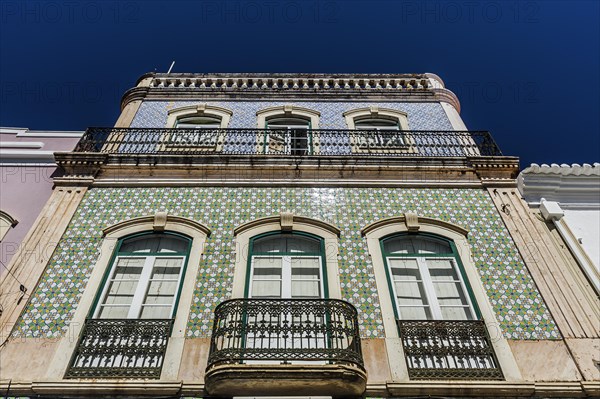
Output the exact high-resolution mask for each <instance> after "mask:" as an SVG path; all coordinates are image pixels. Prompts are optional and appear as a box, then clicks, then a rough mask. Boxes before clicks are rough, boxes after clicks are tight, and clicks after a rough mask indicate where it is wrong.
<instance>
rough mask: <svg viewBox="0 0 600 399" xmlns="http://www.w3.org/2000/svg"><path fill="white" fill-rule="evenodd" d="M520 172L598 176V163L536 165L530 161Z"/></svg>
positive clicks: (599, 168) (599, 171) (599, 173)
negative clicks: (529, 164)
mask: <svg viewBox="0 0 600 399" xmlns="http://www.w3.org/2000/svg"><path fill="white" fill-rule="evenodd" d="M521 173H522V174H533V173H543V174H555V175H562V176H580V175H585V176H591V175H596V176H600V163H598V162H594V164H593V165H590V164H589V163H584V164H583V165H579V164H576V163H574V164H572V165H567V164H564V163H563V164H561V165H558V164H556V163H553V164H551V165H547V164H545V163H543V164H541V165H538V164H536V163H532V164H531V166H529V167H527V168H525V169H524V170H523V172H521Z"/></svg>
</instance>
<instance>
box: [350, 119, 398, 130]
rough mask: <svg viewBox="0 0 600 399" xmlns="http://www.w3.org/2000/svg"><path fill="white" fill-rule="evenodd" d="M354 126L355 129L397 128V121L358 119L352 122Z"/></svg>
mask: <svg viewBox="0 0 600 399" xmlns="http://www.w3.org/2000/svg"><path fill="white" fill-rule="evenodd" d="M354 126H355V127H356V128H357V129H362V128H365V127H375V126H377V127H379V126H381V127H396V128H397V127H398V120H392V119H383V118H370V119H359V120H357V121H355V122H354Z"/></svg>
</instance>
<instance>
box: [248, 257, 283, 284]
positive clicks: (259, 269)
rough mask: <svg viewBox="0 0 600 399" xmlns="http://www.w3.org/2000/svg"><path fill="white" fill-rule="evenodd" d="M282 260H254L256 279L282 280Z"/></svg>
mask: <svg viewBox="0 0 600 399" xmlns="http://www.w3.org/2000/svg"><path fill="white" fill-rule="evenodd" d="M281 264H282V259H281V258H254V278H255V279H261V280H264V279H277V280H279V279H281Z"/></svg>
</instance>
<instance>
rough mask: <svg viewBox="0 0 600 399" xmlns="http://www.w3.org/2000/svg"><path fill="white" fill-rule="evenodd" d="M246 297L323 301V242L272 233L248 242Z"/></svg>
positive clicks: (305, 236) (306, 237)
mask: <svg viewBox="0 0 600 399" xmlns="http://www.w3.org/2000/svg"><path fill="white" fill-rule="evenodd" d="M250 245H251V257H250V273H249V275H250V280H249V285H248V287H247V289H246V296H247V297H249V298H324V297H326V296H327V295H326V292H325V289H324V285H323V282H324V265H323V240H322V239H320V238H318V237H315V236H311V235H304V234H285V233H272V234H267V235H263V236H259V237H256V238H253V239H251V241H250Z"/></svg>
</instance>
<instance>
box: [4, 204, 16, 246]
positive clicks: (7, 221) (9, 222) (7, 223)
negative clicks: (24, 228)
mask: <svg viewBox="0 0 600 399" xmlns="http://www.w3.org/2000/svg"><path fill="white" fill-rule="evenodd" d="M18 223H19V222H18V221H17V219H15V218H13V217H12V216H10V215H9V214H8V213H6V212H4V211H1V210H0V241H2V239H4V236H5V235H6V233H8V231H9V230H10V228H11V227H15V226H16V225H17V224H18Z"/></svg>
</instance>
